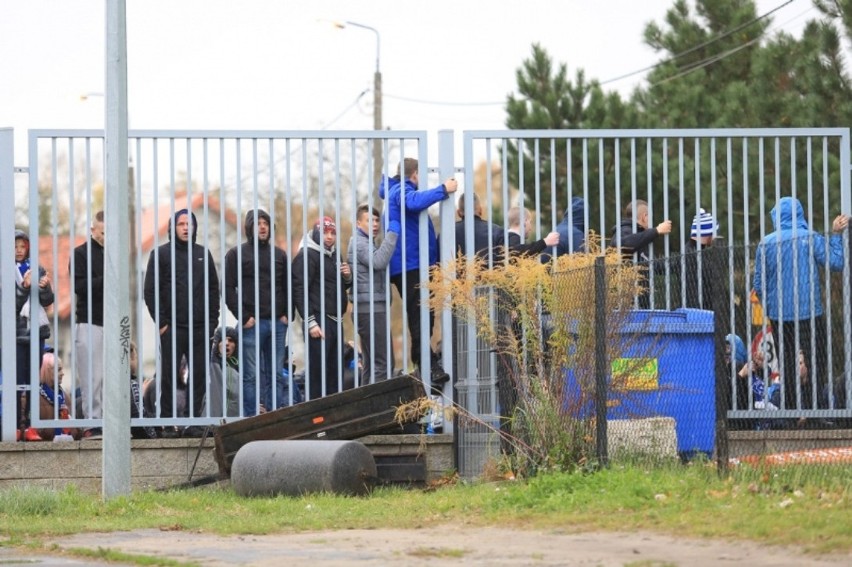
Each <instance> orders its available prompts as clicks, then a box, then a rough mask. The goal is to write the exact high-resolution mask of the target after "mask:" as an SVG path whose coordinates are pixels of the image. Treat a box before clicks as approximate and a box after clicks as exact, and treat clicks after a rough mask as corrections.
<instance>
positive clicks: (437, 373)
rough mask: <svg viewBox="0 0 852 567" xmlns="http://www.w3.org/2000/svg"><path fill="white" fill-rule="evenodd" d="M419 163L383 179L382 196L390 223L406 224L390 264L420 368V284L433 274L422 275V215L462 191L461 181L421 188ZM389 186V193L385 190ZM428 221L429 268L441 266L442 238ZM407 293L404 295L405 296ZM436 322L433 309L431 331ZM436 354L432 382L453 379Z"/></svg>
mask: <svg viewBox="0 0 852 567" xmlns="http://www.w3.org/2000/svg"><path fill="white" fill-rule="evenodd" d="M419 181H420V179H419V173H418V163H417V160H416V159H413V158H405V160H404V161H403V164H402V171H398V172H397V174H396V176H395V177H391V178H390V179H387V178H383V179H382V181H381V183H380V185H379V196H380V197H381V198H383V199H386V200H387V203H388V220H389V221H397V222H400V223H401V224H402V228H403V234H402V237H401V238H400V239H399V241H398V242H397V245H396V249H394V252H393V256H391V261H390V279H391V283H393V285H395V286H396V288H397V290H398V291H399V294H400V296H401V297H402V298H403V299H404V301H405V312H406V314H407V315H408V330H409V332H410V333H411V359H412V360H413V361H414V363H415V364H417V365H418V366H420V363H421V353H420V340H421V339H420V289H419V287H420V283H421V282H423V281H428V278H429V274H428V273H425V274H422V275H421V273H420V254H421V250H420V222H421V218H420V213H422V212H423V211H426V210H428V209H429V207H431V206H432V205H434V204H435V203H439V202H440V201H443V200H444V199H447V198H448V197H449V196H450V195H451V194H453V193H455V191H456V189H458V182H456V180H455V179H453V178H449V179H447V180H446V181H444V183H442V184H441V185H439V186H437V187H435V188H433V189H423V190H420V189H418V186H419ZM386 187H387V191H385V188H386ZM403 205H404V207H405V208H404V211H405V222H404V223H403V222H402V215H403ZM424 222H425V223H426V229H427V231H428V236H427V240H428V249H427V250H424V251H423V253H424V254H428V260H427V265H428V266H429V267H431V266H434V265H435V264H437V263H438V237H437V236H436V235H435V227H434V226H433V225H432V219H431V218H429V215H428V214H426V215H425V219H424ZM403 292H404V293H403ZM434 323H435V314H434V312H433V311H432V310H431V309H430V310H429V331H430V334H431V330H432V327H433V326H434ZM431 354H433V355H432V382H435V383H442V382H446V381H447V380H448V379H449V376H448V375H447V373H446V372H444V370H443V369H442V368H441V366H440V364H439V363H438V358H437V356H434V353H431Z"/></svg>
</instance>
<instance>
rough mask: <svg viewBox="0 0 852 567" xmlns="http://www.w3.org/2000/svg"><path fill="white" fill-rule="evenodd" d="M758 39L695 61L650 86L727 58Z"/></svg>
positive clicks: (758, 39)
mask: <svg viewBox="0 0 852 567" xmlns="http://www.w3.org/2000/svg"><path fill="white" fill-rule="evenodd" d="M758 41H760V38H754V39H752V40H750V41H747V42H746V43H744V44H742V45H739V46H737V47H734V48H733V49H729V50H728V51H725V52H724V53H720V54H718V55H714V56H713V57H708V58H707V59H704V60H702V61H699V62H698V63H695V64H693V65H691V66H689V67H686V68H684V69H683V70H682V71H681V72H680V73H676V74H674V75H672V76H670V77H666V78H665V79H661V80H659V81H657V82H656V83H651V84H650V85H648V86H649V87H656V86H658V85H662V84H664V83H668V82H669V81H673V80H675V79H679V78H680V77H684V76H686V75H689V74H690V73H692V72H694V71H698V70H699V69H703V68H705V67H709V66H710V65H712V64H713V63H718V62H719V61H721V60H722V59H726V58H727V57H730V56H731V55H733V54H734V53H737V52H738V51H741V50H743V49H745V48H746V47H749V46H751V45H754V44H755V43H757V42H758Z"/></svg>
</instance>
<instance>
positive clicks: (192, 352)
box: [145, 209, 219, 437]
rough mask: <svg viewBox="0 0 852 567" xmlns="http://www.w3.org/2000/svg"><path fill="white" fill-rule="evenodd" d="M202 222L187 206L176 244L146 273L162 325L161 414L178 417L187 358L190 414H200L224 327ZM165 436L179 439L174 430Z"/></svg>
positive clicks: (156, 254) (155, 257)
mask: <svg viewBox="0 0 852 567" xmlns="http://www.w3.org/2000/svg"><path fill="white" fill-rule="evenodd" d="M197 227H198V222H197V221H196V219H195V215H194V214H192V213H190V212H189V211H187V210H186V209H181V210H179V211H177V212H176V213H175V216H174V218H173V219H172V222H171V223H170V226H169V236H170V239H171V242H166V243H165V244H161V245H160V246H159V247H157V248H155V249H154V250H153V251H152V252H151V255H150V256H149V258H148V268H147V270H146V272H145V305H146V306H147V307H148V313H150V314H151V318H152V319H153V320H154V322H155V323H156V325H157V327H158V328H159V329H160V372H159V374H158V376H159V379H160V388H161V393H160V415H159V417H165V418H169V417H185V416H179V415H174V396H175V393H176V390H177V388H178V387H179V386H178V377H179V372H178V368H179V367H180V360H181V357H183V356H186V360H187V364H188V365H189V372H188V375H189V376H191V377H192V382H191V385H190V394H191V397H190V399H189V403H188V404H187V406H188V408H189V416H190V417H198V416H200V411H201V405H202V403H203V402H204V394H205V393H206V384H207V380H206V373H205V367H206V362H207V357H206V356H205V350H206V349H205V347H206V345H207V341H208V339H209V337H210V336H211V335H212V332H213V329H215V328H216V327H217V326H218V325H219V276H218V275H217V273H216V265H215V264H214V263H213V256H212V255H211V254H210V252H208V251H207V250H205V249H204V247H203V246H201V245H200V244H196V243H195V237H196V229H197ZM163 436H164V437H174V436H176V432H175V431H174V430H172V429H168V428H167V429H165V430H164V431H163Z"/></svg>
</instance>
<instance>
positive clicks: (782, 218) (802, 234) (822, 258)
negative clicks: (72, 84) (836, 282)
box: [754, 197, 843, 321]
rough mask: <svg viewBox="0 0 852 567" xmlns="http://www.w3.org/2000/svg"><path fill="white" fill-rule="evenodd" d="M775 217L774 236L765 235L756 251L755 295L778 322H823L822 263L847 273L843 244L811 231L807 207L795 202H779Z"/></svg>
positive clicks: (832, 237)
mask: <svg viewBox="0 0 852 567" xmlns="http://www.w3.org/2000/svg"><path fill="white" fill-rule="evenodd" d="M770 215H771V217H772V224H773V225H774V226H775V232H772V233H770V234H767V235H766V236H764V237H763V240H761V241H760V244H759V245H758V247H757V252H756V253H755V258H754V290H755V291H756V292H757V296H758V297H759V298H760V301H761V302H762V303H763V308H764V309H765V310H766V315H767V316H768V317H769V318H770V319H772V320H773V321H796V320H802V319H809V318H810V317H812V316H813V317H818V316H820V315H822V313H823V308H822V288H821V286H820V276H819V272H818V270H817V264H819V265H821V266H825V265H826V263H827V264H828V267H829V269H830V270H831V271H834V272H836V271H840V270H842V269H843V239H842V238H841V236H840V235H839V234H833V235H832V236H831V237H830V238H829V239H828V240H826V238H825V237H824V236H823V235H821V234H818V233H816V232H814V231H812V230H811V229H810V227H809V226H808V223H807V221H806V220H805V213H804V210H803V209H802V204H801V203H800V202H799V200H798V199H794V198H793V197H783V198H782V199H781V200H779V201H778V204H777V205H776V206H775V208H773V209H772V211H771V212H770ZM794 276H795V277H794ZM779 278H780V281H779ZM779 285H780V289H779Z"/></svg>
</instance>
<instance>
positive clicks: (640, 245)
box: [612, 200, 672, 309]
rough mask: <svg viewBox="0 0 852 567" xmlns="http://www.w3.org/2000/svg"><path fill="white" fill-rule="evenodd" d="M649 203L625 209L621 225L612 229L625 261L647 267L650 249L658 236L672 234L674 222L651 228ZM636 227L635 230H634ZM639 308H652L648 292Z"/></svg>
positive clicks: (643, 295) (639, 202)
mask: <svg viewBox="0 0 852 567" xmlns="http://www.w3.org/2000/svg"><path fill="white" fill-rule="evenodd" d="M649 222H650V219H649V215H648V203H647V202H646V201H642V200H636V201H635V202H633V203H627V206H626V207H624V216H623V217H622V219H621V224H620V225H618V226H616V227H614V228H613V229H612V243H613V245H614V246H618V247H620V248H621V254H622V256H623V257H624V259H625V261H630V260H635V261H636V263H637V264H640V265H644V266H647V265H648V264H649V263H650V261H651V258H650V256H648V248H649V247H650V246H651V243H652V242H654V240H656V238H657V237H658V236H661V235H666V234H670V233H671V231H672V221H670V220H668V219H666V220H664V221H663V222H661V223H660V224H658V225H657V226H656V227H649V226H648V223H649ZM634 225H635V228H634ZM639 307H640V308H642V309H647V308H648V307H650V300H649V295H648V290H647V289H646V290H645V291H643V292H642V293H641V294H640V295H639Z"/></svg>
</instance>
